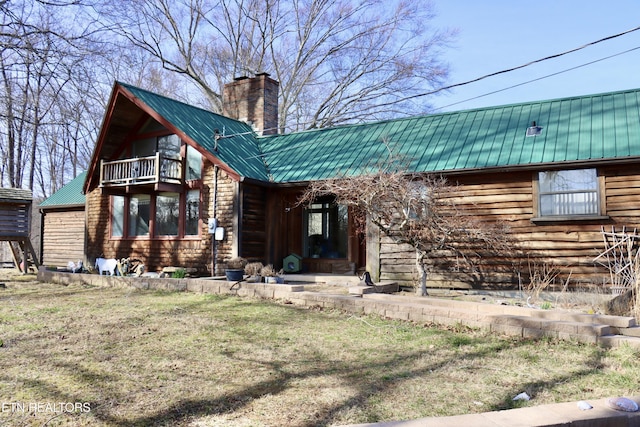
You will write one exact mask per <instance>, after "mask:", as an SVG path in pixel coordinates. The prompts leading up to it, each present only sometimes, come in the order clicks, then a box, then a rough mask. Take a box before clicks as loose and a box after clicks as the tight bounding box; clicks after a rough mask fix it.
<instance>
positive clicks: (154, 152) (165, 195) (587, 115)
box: [83, 74, 640, 287]
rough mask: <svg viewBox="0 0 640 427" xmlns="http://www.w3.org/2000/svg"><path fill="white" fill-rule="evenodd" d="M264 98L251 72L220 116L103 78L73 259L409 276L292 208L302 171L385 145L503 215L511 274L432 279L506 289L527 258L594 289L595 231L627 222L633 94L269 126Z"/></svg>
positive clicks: (378, 154) (323, 214)
mask: <svg viewBox="0 0 640 427" xmlns="http://www.w3.org/2000/svg"><path fill="white" fill-rule="evenodd" d="M277 99H278V83H277V82H276V81H274V80H272V79H271V78H269V76H268V75H267V74H259V75H256V76H255V77H251V78H248V77H244V78H240V79H236V80H235V81H234V82H232V83H230V84H228V85H227V86H226V87H225V88H224V100H223V103H224V107H223V114H215V113H212V112H209V111H206V110H203V109H200V108H197V107H194V106H191V105H187V104H185V103H182V102H178V101H175V100H172V99H169V98H166V97H163V96H160V95H157V94H154V93H151V92H148V91H146V90H142V89H140V88H137V87H133V86H131V85H127V84H124V83H116V84H115V85H114V88H113V91H112V95H111V98H110V101H109V104H108V109H107V111H106V115H105V119H104V123H103V126H102V128H101V131H100V134H99V138H98V140H97V144H96V148H95V151H94V154H93V158H92V161H91V164H90V168H89V171H88V173H87V177H86V181H85V183H84V189H83V191H84V193H85V194H86V227H87V229H86V243H85V247H86V249H85V253H86V257H87V260H88V261H89V262H90V263H91V261H92V260H94V259H95V258H96V257H99V256H104V257H114V258H121V257H133V258H138V259H141V260H143V262H144V263H145V265H146V266H147V267H148V269H149V270H151V271H153V270H160V269H161V268H162V267H163V266H169V265H179V266H185V267H191V268H197V269H198V270H199V271H200V272H201V274H205V275H209V274H219V273H220V272H221V271H222V269H223V267H224V261H225V260H226V259H229V258H230V257H233V256H243V257H245V258H247V259H250V260H259V261H262V262H264V263H273V264H274V265H275V266H276V267H278V268H280V267H282V266H283V259H284V258H285V257H287V256H289V255H291V254H297V256H299V257H300V258H301V262H302V268H303V270H304V271H308V272H326V273H332V272H333V273H345V272H348V271H353V270H354V269H359V270H364V269H367V270H368V271H369V272H370V273H371V274H372V277H373V278H374V280H376V281H377V280H397V281H399V282H401V283H404V284H411V283H413V281H414V280H415V279H416V272H415V266H414V262H415V261H414V259H415V258H414V254H413V252H412V251H411V249H410V248H406V247H398V246H397V245H395V244H393V243H391V242H390V241H389V240H388V239H387V238H385V236H380V235H379V234H377V233H375V231H374V230H369V232H368V233H367V235H366V236H358V235H356V233H354V232H353V228H354V227H353V224H352V222H351V220H350V215H349V211H348V210H347V209H345V208H343V207H341V206H336V205H335V204H333V203H332V201H331V200H330V199H326V200H318V201H317V203H314V204H313V205H312V206H309V207H303V206H299V205H297V204H296V200H297V198H298V196H299V194H300V193H301V192H302V190H303V189H304V188H305V185H306V184H307V183H308V182H310V181H312V180H322V179H326V178H329V177H332V176H334V175H335V174H336V173H339V172H345V171H348V172H349V173H359V171H361V170H362V169H361V168H362V167H364V165H367V164H370V162H371V161H372V160H379V159H384V158H385V156H387V155H388V149H389V147H392V148H393V150H394V151H395V152H397V153H398V154H400V155H402V156H405V157H406V158H408V159H410V164H409V168H410V171H411V172H419V173H436V174H442V175H443V176H445V177H447V178H448V180H449V182H451V183H455V184H457V185H458V191H459V203H460V204H461V205H463V206H465V207H466V208H468V209H471V210H472V211H473V212H474V213H475V214H476V215H477V216H479V217H482V218H483V219H486V220H490V221H492V220H500V221H504V222H506V223H507V224H508V225H509V226H510V229H511V233H512V235H513V237H514V238H515V239H516V240H517V241H518V242H519V244H520V248H521V249H522V254H523V255H522V258H521V259H519V260H518V262H517V263H516V267H515V269H514V262H513V261H514V260H496V261H495V262H493V263H489V265H487V266H484V267H483V269H484V270H483V271H475V272H473V274H471V275H469V274H465V272H458V271H455V268H452V267H451V263H449V264H448V265H449V267H447V268H441V269H438V266H437V265H435V266H434V274H435V276H432V277H436V278H437V279H438V282H437V284H438V285H439V286H446V287H471V286H472V287H482V286H485V287H496V286H513V285H517V283H518V281H526V280H528V276H527V275H528V272H527V266H526V263H527V262H530V260H534V261H535V262H542V263H550V264H552V265H554V266H558V267H559V268H560V269H561V272H562V273H563V274H564V275H565V277H566V276H568V275H569V274H570V275H571V279H572V283H573V284H575V283H588V284H602V283H604V281H605V280H606V275H605V274H604V272H603V271H601V270H598V268H596V266H595V265H594V263H593V259H594V257H595V256H596V255H597V254H598V253H599V251H601V250H602V248H603V243H602V235H601V229H602V227H603V226H604V227H609V228H610V227H620V226H626V227H631V228H633V227H636V226H637V224H640V214H639V212H640V211H639V210H638V207H639V204H640V168H639V165H640V90H628V91H621V92H613V93H604V94H596V95H588V96H580V97H573V98H567V99H554V100H547V101H539V102H528V103H522V104H514V105H504V106H496V107H491V108H482V109H473V110H465V111H458V112H450V113H442V114H432V115H425V116H419V117H408V118H402V119H397V120H387V121H380V122H374V123H366V124H356V125H347V126H338V127H333V128H324V129H314V130H308V131H302V132H295V133H291V134H283V135H279V134H277V133H276V132H275V131H274V129H276V127H277ZM212 220H215V224H213V223H212ZM211 227H214V228H217V230H218V232H219V233H218V234H217V235H216V234H210V233H209V228H211ZM221 231H223V233H221ZM527 260H529V261H527ZM442 265H447V263H446V262H443V263H442ZM285 267H286V266H285ZM430 283H431V285H433V284H434V282H433V281H431V282H430Z"/></svg>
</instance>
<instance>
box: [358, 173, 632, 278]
mask: <svg viewBox="0 0 640 427" xmlns="http://www.w3.org/2000/svg"><path fill="white" fill-rule="evenodd" d="M598 172H599V179H600V201H601V214H602V216H601V217H599V218H591V219H589V220H584V221H580V220H566V221H556V222H553V221H549V222H543V223H536V222H533V221H532V219H533V218H535V217H536V216H537V215H538V213H537V195H536V185H535V184H536V183H535V179H536V176H537V173H531V172H526V171H525V172H510V173H504V174H490V175H489V174H485V175H473V176H471V175H467V176H458V177H449V180H450V182H452V183H456V184H457V185H458V187H457V189H456V194H455V196H454V201H455V202H456V203H457V204H458V206H460V207H462V208H464V209H466V210H467V211H469V212H472V214H473V215H475V216H476V217H477V218H478V219H480V220H483V221H489V222H495V221H502V222H505V223H506V224H508V226H509V228H510V233H511V235H512V236H513V238H514V239H515V241H516V242H517V246H518V251H517V252H515V251H514V256H513V259H509V260H507V259H485V260H484V261H485V263H484V264H483V265H482V266H480V270H479V271H476V272H473V273H469V272H465V271H459V270H457V269H456V262H455V259H452V258H450V254H446V253H443V254H440V255H439V256H438V257H436V258H435V259H434V260H433V264H434V265H433V266H432V274H431V276H430V286H441V287H450V288H470V287H517V286H518V285H519V284H526V283H528V282H529V277H530V271H529V270H530V267H532V266H541V265H543V264H545V263H546V264H548V265H552V266H554V267H555V268H556V269H557V270H558V271H560V275H559V276H558V279H557V284H558V286H561V285H562V284H563V283H564V281H565V280H567V278H569V286H575V287H579V286H588V285H596V286H602V285H603V284H605V283H606V282H607V279H608V274H607V273H606V272H605V271H604V270H603V269H602V268H600V267H598V266H596V265H595V264H594V262H593V259H594V258H595V257H596V256H597V255H598V254H599V253H600V251H602V250H603V249H604V243H603V238H602V233H601V228H602V227H605V228H608V229H611V227H617V228H621V227H622V226H626V227H627V228H631V229H633V228H636V227H638V226H640V210H639V209H638V207H640V173H638V172H637V167H634V166H626V167H616V168H613V167H601V168H599V169H598ZM371 237H375V234H370V236H369V238H370V239H371ZM368 244H369V256H370V257H373V259H370V260H368V262H369V264H370V265H372V266H378V268H379V270H378V272H377V273H378V276H379V279H381V280H397V281H399V282H400V283H401V284H403V285H411V286H413V285H415V283H416V281H417V270H416V267H415V251H414V250H413V249H412V248H411V247H410V246H408V245H398V244H395V243H394V242H393V241H392V240H391V239H390V238H389V237H387V236H380V237H379V238H378V239H377V240H376V241H369V242H368ZM376 246H378V248H377V250H376ZM375 258H377V259H375Z"/></svg>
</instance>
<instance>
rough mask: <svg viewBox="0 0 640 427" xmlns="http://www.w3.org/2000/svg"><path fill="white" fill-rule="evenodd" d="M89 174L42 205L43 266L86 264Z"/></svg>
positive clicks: (62, 189)
mask: <svg viewBox="0 0 640 427" xmlns="http://www.w3.org/2000/svg"><path fill="white" fill-rule="evenodd" d="M86 176H87V173H86V172H82V173H81V174H80V175H78V176H77V177H75V178H74V179H73V180H71V181H70V182H69V183H68V184H67V185H65V186H64V187H62V188H61V189H60V190H58V191H56V192H55V193H53V194H52V195H51V196H50V197H49V198H47V199H45V200H44V201H43V202H42V203H40V206H39V209H40V213H41V215H42V216H41V226H42V243H41V247H40V257H41V259H42V264H43V265H47V266H55V267H66V266H67V265H68V263H69V261H73V262H74V263H75V262H78V261H83V262H84V242H85V224H86V221H85V209H84V206H85V196H84V194H82V186H83V185H84V180H85V178H86Z"/></svg>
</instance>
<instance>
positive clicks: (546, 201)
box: [537, 168, 601, 218]
mask: <svg viewBox="0 0 640 427" xmlns="http://www.w3.org/2000/svg"><path fill="white" fill-rule="evenodd" d="M537 202H538V215H539V217H540V218H582V217H594V216H600V215H601V205H600V179H599V177H598V171H597V169H595V168H588V169H564V170H550V171H541V172H538V195H537Z"/></svg>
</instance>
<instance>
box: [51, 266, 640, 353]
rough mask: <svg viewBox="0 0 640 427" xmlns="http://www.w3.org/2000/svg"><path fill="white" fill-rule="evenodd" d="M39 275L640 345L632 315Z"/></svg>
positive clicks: (297, 288) (295, 288)
mask: <svg viewBox="0 0 640 427" xmlns="http://www.w3.org/2000/svg"><path fill="white" fill-rule="evenodd" d="M38 279H39V280H41V281H47V282H55V283H61V284H68V283H87V284H90V285H94V286H111V287H134V288H138V289H156V290H166V291H188V292H197V293H205V294H228V295H239V296H244V297H253V298H268V299H276V300H286V301H287V302H288V303H291V304H295V305H298V306H305V307H312V306H316V307H323V308H334V309H340V310H344V311H347V312H351V313H356V314H358V313H363V314H376V315H379V316H382V317H386V318H389V319H397V320H405V321H413V322H418V323H435V324H440V325H464V326H468V327H473V328H480V329H486V330H489V331H491V332H495V333H498V334H505V335H512V336H519V337H523V338H540V337H553V338H558V339H565V340H574V341H579V342H584V343H590V344H600V345H604V346H615V345H620V344H621V343H622V342H624V343H627V344H628V345H632V346H635V347H637V348H640V338H637V337H629V336H626V337H620V336H619V335H618V334H620V333H621V332H620V331H636V330H637V329H639V328H638V327H637V326H636V324H635V319H634V318H632V317H617V316H603V315H588V314H580V313H569V312H559V311H556V310H539V309H529V308H523V307H515V306H505V305H495V304H484V303H475V302H468V301H452V300H446V299H438V298H429V297H420V298H419V297H406V296H398V295H385V294H365V295H362V296H353V295H336V294H327V293H319V292H309V291H305V290H304V285H289V284H284V285H282V284H266V283H246V282H241V283H237V284H234V283H231V282H227V281H224V280H211V279H159V278H150V277H119V276H115V277H110V276H98V275H95V274H71V273H60V272H54V271H46V270H44V269H40V271H39V272H38ZM628 335H633V334H631V333H629V334H628Z"/></svg>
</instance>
